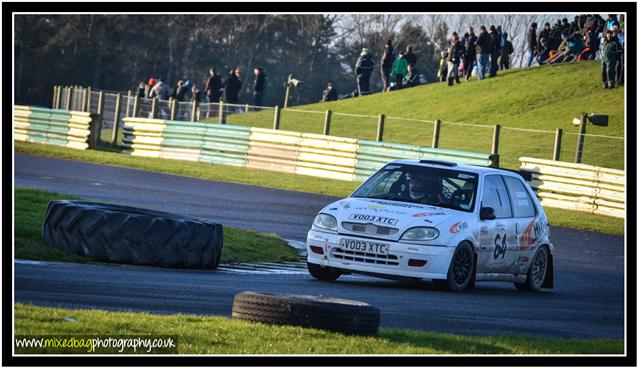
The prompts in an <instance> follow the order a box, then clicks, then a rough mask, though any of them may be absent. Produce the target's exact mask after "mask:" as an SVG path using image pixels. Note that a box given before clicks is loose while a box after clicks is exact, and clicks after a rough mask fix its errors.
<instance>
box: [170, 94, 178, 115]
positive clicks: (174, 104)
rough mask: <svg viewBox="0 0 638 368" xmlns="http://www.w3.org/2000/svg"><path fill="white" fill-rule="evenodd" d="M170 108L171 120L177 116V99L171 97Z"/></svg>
mask: <svg viewBox="0 0 638 368" xmlns="http://www.w3.org/2000/svg"><path fill="white" fill-rule="evenodd" d="M170 108H171V120H175V117H176V116H177V100H176V99H174V98H171V104H170Z"/></svg>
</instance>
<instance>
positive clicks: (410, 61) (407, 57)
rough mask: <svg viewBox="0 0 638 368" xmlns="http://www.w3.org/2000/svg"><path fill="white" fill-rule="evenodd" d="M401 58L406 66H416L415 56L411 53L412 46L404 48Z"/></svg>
mask: <svg viewBox="0 0 638 368" xmlns="http://www.w3.org/2000/svg"><path fill="white" fill-rule="evenodd" d="M403 57H404V58H405V61H406V62H407V63H408V64H412V65H414V66H416V55H415V54H414V53H413V52H412V46H408V47H406V48H405V53H404V54H403Z"/></svg>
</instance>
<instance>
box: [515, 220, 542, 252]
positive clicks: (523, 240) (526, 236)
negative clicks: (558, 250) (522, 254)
mask: <svg viewBox="0 0 638 368" xmlns="http://www.w3.org/2000/svg"><path fill="white" fill-rule="evenodd" d="M534 223H535V220H532V221H531V222H530V223H529V225H527V227H526V228H525V231H523V234H521V237H520V238H519V241H518V246H519V248H521V249H527V248H529V247H531V246H532V244H534V243H535V242H536V239H538V237H536V236H534V235H535V234H534V235H533V234H532V232H533V231H534Z"/></svg>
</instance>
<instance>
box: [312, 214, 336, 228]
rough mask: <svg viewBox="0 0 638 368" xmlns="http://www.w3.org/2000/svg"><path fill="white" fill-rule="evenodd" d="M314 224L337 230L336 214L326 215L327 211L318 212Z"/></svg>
mask: <svg viewBox="0 0 638 368" xmlns="http://www.w3.org/2000/svg"><path fill="white" fill-rule="evenodd" d="M312 224H313V225H314V226H316V227H318V228H321V229H326V230H330V231H335V232H336V231H337V219H336V218H335V217H334V216H332V215H326V214H325V213H320V214H318V215H317V217H315V221H314V222H313V223H312Z"/></svg>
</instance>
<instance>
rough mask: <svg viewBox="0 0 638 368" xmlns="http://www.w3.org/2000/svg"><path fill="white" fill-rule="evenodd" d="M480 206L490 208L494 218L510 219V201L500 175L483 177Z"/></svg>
mask: <svg viewBox="0 0 638 368" xmlns="http://www.w3.org/2000/svg"><path fill="white" fill-rule="evenodd" d="M481 206H482V207H492V208H493V209H494V215H496V218H509V217H512V207H511V204H510V199H509V197H508V195H507V189H505V183H503V179H501V176H500V175H488V176H485V179H484V183H483V196H482V199H481Z"/></svg>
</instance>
